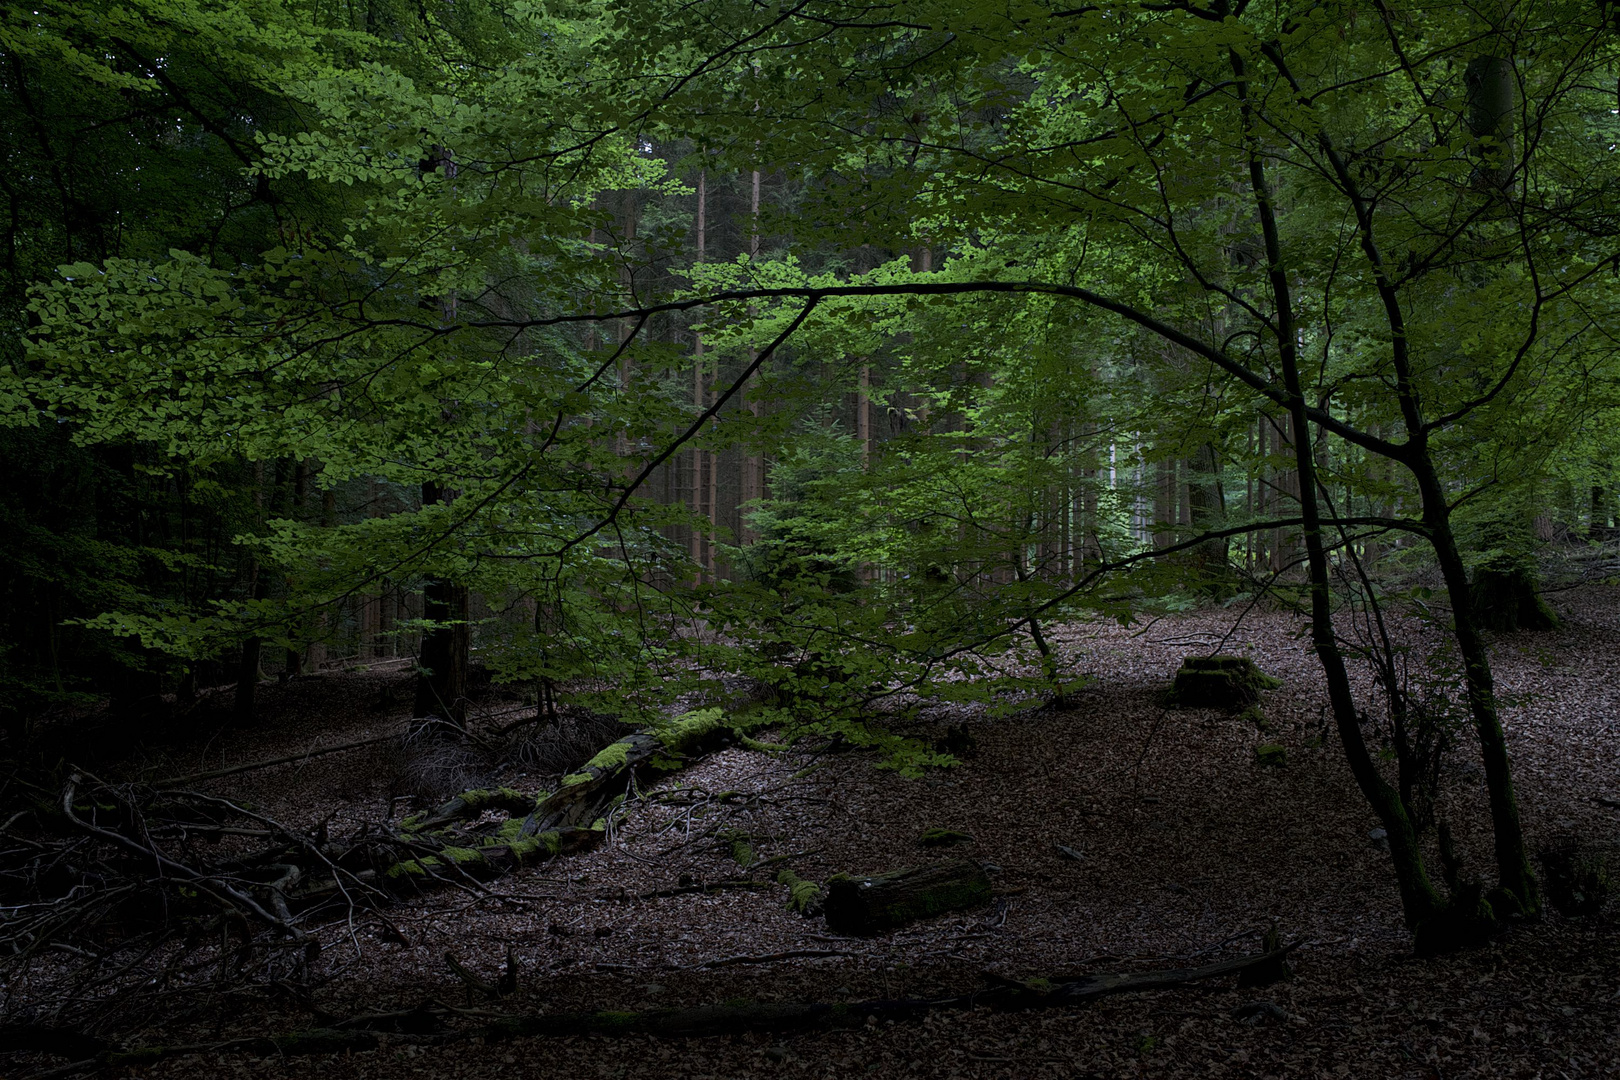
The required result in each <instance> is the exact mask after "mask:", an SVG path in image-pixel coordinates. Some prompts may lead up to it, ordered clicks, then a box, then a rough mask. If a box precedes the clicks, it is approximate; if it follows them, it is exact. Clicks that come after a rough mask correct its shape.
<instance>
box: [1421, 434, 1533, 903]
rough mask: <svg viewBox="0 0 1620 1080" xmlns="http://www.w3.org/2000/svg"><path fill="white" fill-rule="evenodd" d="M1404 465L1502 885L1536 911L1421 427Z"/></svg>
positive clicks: (1460, 572) (1499, 739)
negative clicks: (1459, 669) (1459, 674)
mask: <svg viewBox="0 0 1620 1080" xmlns="http://www.w3.org/2000/svg"><path fill="white" fill-rule="evenodd" d="M1408 453H1409V460H1408V461H1407V467H1408V468H1410V469H1411V470H1412V474H1413V476H1414V477H1416V479H1417V483H1418V494H1419V496H1420V497H1421V498H1422V500H1423V523H1424V525H1426V526H1427V527H1428V533H1429V542H1430V543H1431V544H1432V545H1433V547H1434V553H1435V557H1436V559H1437V560H1438V561H1439V563H1440V573H1441V576H1442V577H1443V578H1444V580H1445V583H1446V596H1447V599H1448V600H1449V601H1450V602H1451V619H1452V624H1453V632H1454V633H1455V635H1456V638H1457V650H1458V652H1459V653H1460V654H1461V656H1462V662H1463V679H1464V682H1465V683H1466V686H1467V692H1468V711H1469V715H1470V717H1471V718H1472V720H1473V723H1474V735H1475V737H1476V738H1477V739H1478V741H1479V750H1480V760H1481V763H1482V764H1483V765H1484V768H1485V787H1486V793H1487V796H1488V798H1489V801H1490V808H1491V825H1492V827H1493V830H1494V833H1495V841H1496V843H1495V847H1496V851H1495V854H1496V872H1497V876H1498V878H1499V880H1500V883H1501V886H1502V888H1503V889H1504V890H1506V891H1507V892H1508V893H1509V894H1511V896H1512V900H1513V904H1514V906H1516V907H1517V908H1518V909H1519V910H1518V913H1519V914H1523V915H1535V914H1536V913H1537V912H1538V911H1539V910H1540V907H1541V902H1540V897H1539V895H1538V891H1537V888H1536V878H1535V872H1534V871H1533V870H1532V869H1531V867H1530V857H1529V854H1528V852H1527V851H1526V848H1525V843H1524V830H1523V827H1522V825H1521V823H1520V821H1519V800H1518V796H1517V794H1516V793H1515V791H1514V786H1513V767H1512V764H1511V762H1510V761H1509V759H1508V750H1507V737H1506V736H1505V734H1504V733H1503V731H1502V718H1501V715H1500V713H1499V711H1498V708H1497V701H1496V679H1495V676H1494V675H1493V674H1492V672H1491V660H1490V652H1489V650H1488V649H1487V648H1486V645H1485V639H1484V636H1483V635H1482V634H1481V633H1480V630H1479V624H1478V623H1477V622H1476V621H1475V618H1474V609H1473V597H1472V594H1471V593H1470V591H1469V584H1468V570H1467V567H1466V566H1465V565H1464V563H1463V558H1462V552H1461V550H1460V549H1459V548H1458V546H1457V538H1456V535H1455V534H1454V533H1453V532H1452V529H1451V507H1450V504H1449V503H1448V502H1447V500H1446V495H1445V490H1444V488H1443V487H1442V486H1441V484H1440V478H1439V477H1438V475H1436V473H1435V469H1434V463H1433V461H1432V460H1431V459H1430V457H1429V449H1428V440H1427V438H1424V437H1422V434H1421V432H1420V433H1419V435H1418V436H1414V437H1413V438H1412V440H1411V442H1410V443H1409V451H1408Z"/></svg>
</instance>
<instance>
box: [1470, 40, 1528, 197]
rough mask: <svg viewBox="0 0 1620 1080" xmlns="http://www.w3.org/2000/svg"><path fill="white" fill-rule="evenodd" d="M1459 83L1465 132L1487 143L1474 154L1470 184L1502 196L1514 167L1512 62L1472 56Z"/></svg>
mask: <svg viewBox="0 0 1620 1080" xmlns="http://www.w3.org/2000/svg"><path fill="white" fill-rule="evenodd" d="M1463 83H1464V85H1465V87H1466V89H1467V94H1468V102H1467V112H1466V114H1465V119H1466V121H1467V124H1468V132H1469V134H1471V135H1472V136H1473V137H1474V138H1475V139H1481V140H1489V142H1488V144H1486V145H1483V146H1481V147H1479V148H1478V149H1477V151H1476V159H1477V164H1476V165H1475V168H1474V175H1473V184H1474V186H1475V187H1477V188H1480V189H1482V190H1487V191H1497V192H1504V193H1505V192H1506V191H1507V189H1508V187H1509V186H1510V185H1511V184H1512V183H1513V172H1514V167H1515V166H1516V165H1517V164H1518V153H1517V150H1516V148H1515V146H1514V142H1515V140H1514V138H1513V134H1514V124H1513V114H1514V112H1515V110H1516V109H1517V106H1518V96H1519V95H1518V79H1517V77H1516V75H1515V73H1514V70H1513V62H1512V61H1511V60H1507V59H1504V58H1502V57H1500V56H1476V57H1474V59H1472V60H1470V61H1469V62H1468V68H1467V70H1466V71H1465V72H1464V73H1463Z"/></svg>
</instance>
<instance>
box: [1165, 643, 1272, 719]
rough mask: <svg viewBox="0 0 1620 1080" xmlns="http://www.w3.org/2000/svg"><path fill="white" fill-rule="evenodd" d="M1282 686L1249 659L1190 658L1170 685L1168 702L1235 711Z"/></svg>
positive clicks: (1191, 706) (1227, 657)
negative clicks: (1265, 692)
mask: <svg viewBox="0 0 1620 1080" xmlns="http://www.w3.org/2000/svg"><path fill="white" fill-rule="evenodd" d="M1281 685H1282V680H1280V679H1274V678H1272V677H1271V676H1269V675H1267V674H1265V673H1264V672H1262V671H1261V670H1260V669H1259V668H1257V667H1255V666H1254V661H1253V660H1250V659H1249V658H1248V657H1247V656H1189V657H1187V658H1186V659H1185V660H1183V661H1182V662H1181V670H1179V671H1177V672H1176V680H1175V682H1174V683H1172V684H1171V686H1170V697H1169V702H1170V704H1171V705H1179V706H1181V707H1183V708H1189V709H1227V710H1229V711H1232V712H1236V711H1238V710H1240V709H1246V708H1248V707H1249V706H1251V705H1255V704H1258V703H1259V701H1260V691H1262V690H1273V689H1275V688H1277V687H1279V686H1281Z"/></svg>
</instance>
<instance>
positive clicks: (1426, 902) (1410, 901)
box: [1231, 52, 1445, 945]
mask: <svg viewBox="0 0 1620 1080" xmlns="http://www.w3.org/2000/svg"><path fill="white" fill-rule="evenodd" d="M1231 61H1232V67H1233V71H1234V74H1235V75H1236V76H1237V86H1238V97H1239V101H1240V102H1242V108H1243V114H1244V120H1245V122H1246V123H1245V127H1246V129H1249V131H1250V138H1253V132H1252V128H1249V123H1248V122H1249V121H1250V114H1249V105H1248V100H1247V83H1246V78H1245V69H1244V64H1243V61H1242V59H1241V58H1240V57H1238V55H1237V54H1236V53H1235V52H1234V53H1233V54H1231ZM1249 181H1250V186H1251V188H1252V190H1253V193H1254V200H1255V208H1256V211H1257V212H1258V215H1259V218H1260V228H1261V233H1262V234H1263V236H1264V238H1265V245H1266V261H1267V264H1268V267H1269V269H1268V274H1267V276H1268V278H1269V280H1270V283H1271V291H1272V296H1273V298H1274V300H1275V302H1276V308H1277V314H1276V321H1277V330H1276V332H1277V339H1276V340H1277V352H1278V361H1279V364H1280V366H1281V369H1282V375H1283V387H1284V390H1285V391H1286V393H1287V395H1288V406H1287V408H1288V417H1289V420H1290V421H1291V423H1290V425H1289V426H1290V435H1291V436H1292V442H1293V451H1294V454H1293V457H1294V467H1295V470H1296V474H1297V477H1298V485H1299V492H1298V494H1299V509H1300V518H1301V520H1302V522H1303V527H1302V530H1301V540H1302V541H1303V543H1304V546H1305V557H1306V570H1307V578H1308V581H1309V584H1310V597H1311V644H1312V646H1313V648H1314V649H1315V652H1316V656H1317V660H1318V661H1319V662H1320V663H1321V665H1322V671H1323V674H1324V675H1325V676H1326V678H1327V685H1328V701H1329V703H1330V705H1331V708H1332V712H1333V720H1334V724H1335V726H1336V727H1337V728H1338V732H1339V738H1340V740H1341V741H1342V742H1343V744H1344V751H1345V757H1346V759H1347V760H1348V761H1349V764H1350V772H1351V774H1352V775H1353V776H1354V777H1355V780H1356V785H1357V786H1358V787H1359V788H1360V789H1361V793H1362V795H1363V796H1364V797H1365V798H1366V799H1367V802H1368V803H1369V804H1370V805H1371V806H1372V809H1373V812H1374V813H1376V814H1377V815H1378V819H1379V821H1380V822H1381V823H1382V824H1383V826H1384V831H1385V833H1386V835H1387V837H1388V842H1389V847H1390V855H1391V858H1392V861H1393V862H1394V868H1395V880H1396V883H1397V885H1398V887H1399V889H1400V893H1401V907H1402V909H1403V911H1404V912H1405V914H1406V922H1407V925H1408V926H1409V927H1411V928H1412V930H1413V932H1414V936H1415V937H1417V938H1418V939H1419V941H1420V945H1421V942H1422V939H1423V938H1425V937H1426V936H1427V934H1428V933H1429V932H1430V930H1431V929H1432V927H1433V924H1434V923H1435V921H1436V920H1437V918H1439V917H1441V916H1442V913H1443V912H1444V910H1445V904H1444V903H1443V902H1442V900H1441V898H1440V895H1439V893H1438V892H1436V891H1435V888H1434V885H1433V883H1432V882H1431V881H1430V879H1429V875H1428V870H1427V867H1426V866H1425V863H1424V858H1423V850H1422V848H1421V847H1420V846H1419V844H1418V836H1417V830H1416V828H1414V826H1413V824H1412V820H1411V818H1410V817H1409V816H1408V815H1407V812H1406V807H1405V806H1404V805H1402V803H1401V799H1400V794H1399V792H1398V791H1396V790H1395V788H1394V787H1392V786H1391V785H1390V784H1389V783H1388V782H1387V781H1386V780H1385V779H1384V777H1383V775H1382V774H1381V773H1379V771H1378V767H1377V765H1376V764H1375V763H1374V762H1373V759H1372V755H1371V754H1370V753H1368V750H1367V743H1366V740H1365V739H1364V738H1363V736H1362V733H1361V717H1360V716H1359V714H1358V713H1357V711H1356V703H1355V695H1354V692H1353V691H1352V689H1351V686H1350V677H1349V674H1348V672H1347V671H1346V670H1345V664H1344V654H1343V653H1342V652H1340V650H1339V642H1338V636H1337V634H1336V632H1335V630H1334V626H1333V603H1332V594H1331V592H1330V591H1329V590H1330V581H1331V579H1330V576H1329V569H1328V559H1327V548H1326V545H1325V544H1324V543H1323V539H1322V520H1321V510H1320V506H1319V503H1318V500H1317V493H1316V461H1315V458H1314V456H1313V455H1312V452H1311V440H1310V438H1309V430H1310V429H1309V427H1308V426H1307V425H1308V421H1307V418H1306V415H1305V395H1304V390H1303V387H1302V385H1301V381H1300V374H1299V358H1298V355H1297V345H1296V341H1297V335H1296V329H1295V321H1294V312H1293V301H1292V298H1291V293H1290V288H1289V281H1288V271H1287V269H1286V267H1285V266H1284V264H1283V260H1282V247H1281V241H1280V240H1279V237H1278V232H1277V219H1276V214H1275V211H1274V209H1273V207H1272V204H1271V192H1270V189H1269V186H1268V185H1267V182H1266V176H1265V166H1264V165H1263V164H1262V161H1261V158H1260V155H1259V153H1258V152H1257V150H1256V149H1255V148H1254V147H1253V145H1252V144H1251V146H1250V149H1249Z"/></svg>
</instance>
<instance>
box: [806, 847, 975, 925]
mask: <svg viewBox="0 0 1620 1080" xmlns="http://www.w3.org/2000/svg"><path fill="white" fill-rule="evenodd" d="M989 899H990V877H989V875H988V874H986V873H985V872H984V868H983V867H981V866H980V865H979V864H978V863H976V862H972V861H970V860H968V859H953V860H951V861H950V862H942V863H934V864H932V865H929V866H921V867H916V868H909V867H908V868H906V869H903V870H892V871H890V872H888V873H886V874H877V875H875V876H873V877H850V876H848V875H844V874H840V875H837V876H834V877H832V878H830V879H829V880H828V881H827V899H826V901H825V902H824V903H823V905H822V908H823V910H824V911H825V912H826V914H827V926H828V927H829V928H830V929H832V930H835V931H837V932H838V933H840V934H876V933H880V932H882V931H884V930H892V929H894V928H895V927H897V926H904V925H905V924H906V923H909V922H914V921H916V920H917V919H926V918H929V917H931V916H934V915H939V914H942V913H944V912H947V911H961V910H962V909H964V908H970V907H975V906H977V905H979V904H982V903H984V902H985V901H987V900H989Z"/></svg>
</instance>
